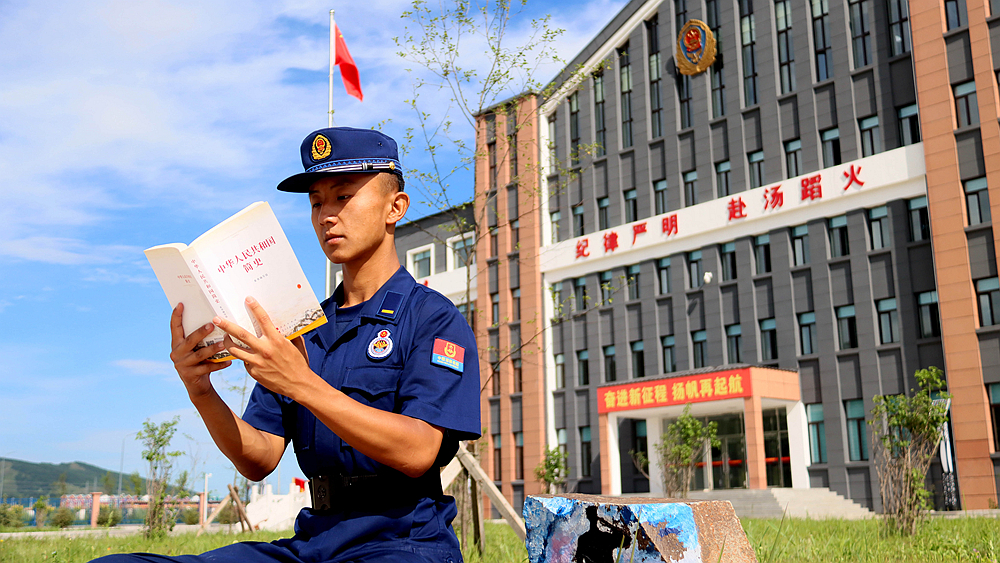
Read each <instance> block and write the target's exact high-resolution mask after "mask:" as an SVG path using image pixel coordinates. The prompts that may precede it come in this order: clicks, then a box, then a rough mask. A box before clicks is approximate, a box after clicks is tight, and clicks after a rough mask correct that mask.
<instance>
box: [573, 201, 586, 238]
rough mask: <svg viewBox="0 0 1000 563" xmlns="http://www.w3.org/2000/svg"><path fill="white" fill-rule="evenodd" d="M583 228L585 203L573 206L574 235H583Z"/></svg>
mask: <svg viewBox="0 0 1000 563" xmlns="http://www.w3.org/2000/svg"><path fill="white" fill-rule="evenodd" d="M583 235H584V230H583V204H579V205H574V206H573V236H575V237H582V236H583Z"/></svg>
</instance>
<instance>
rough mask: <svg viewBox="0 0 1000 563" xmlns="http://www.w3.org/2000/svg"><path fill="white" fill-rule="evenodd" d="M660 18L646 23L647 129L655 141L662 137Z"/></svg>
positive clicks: (653, 18) (655, 17)
mask: <svg viewBox="0 0 1000 563" xmlns="http://www.w3.org/2000/svg"><path fill="white" fill-rule="evenodd" d="M659 23H660V18H659V17H658V16H656V15H654V16H653V17H652V18H651V19H649V20H647V21H646V47H647V49H648V51H649V118H650V119H649V128H650V134H651V136H652V137H653V138H654V139H655V138H657V137H660V136H662V135H663V99H662V96H661V95H660V74H661V70H660V33H659V29H660V26H659Z"/></svg>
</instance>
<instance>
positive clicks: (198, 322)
mask: <svg viewBox="0 0 1000 563" xmlns="http://www.w3.org/2000/svg"><path fill="white" fill-rule="evenodd" d="M188 253H190V249H188V248H187V246H185V245H183V244H164V245H161V246H154V247H153V248H150V249H149V250H146V258H147V259H148V260H149V265H150V266H152V268H153V273H155V274H156V279H157V281H159V282H160V286H161V287H162V288H163V293H165V294H166V296H167V301H169V302H170V308H171V310H173V309H174V308H175V307H177V304H178V303H183V304H184V315H183V317H182V326H183V328H184V335H185V336H187V335H188V334H191V333H192V332H194V331H195V330H197V329H199V328H201V327H203V326H205V325H206V324H208V323H210V322H212V318H213V317H215V315H217V314H219V313H218V311H216V309H215V307H213V305H212V302H211V301H210V300H209V298H208V296H207V295H206V294H205V289H204V284H203V283H202V282H201V281H200V280H199V279H198V278H197V276H196V275H195V273H194V272H193V271H192V269H191V268H190V267H189V265H188V260H187V259H186V258H185V254H188ZM223 336H225V333H224V332H222V331H221V330H219V329H216V330H215V331H214V332H213V333H212V334H211V335H210V336H209V338H208V339H206V340H203V341H202V345H205V344H206V343H207V342H210V343H215V342H218V341H220V340H222V338H223Z"/></svg>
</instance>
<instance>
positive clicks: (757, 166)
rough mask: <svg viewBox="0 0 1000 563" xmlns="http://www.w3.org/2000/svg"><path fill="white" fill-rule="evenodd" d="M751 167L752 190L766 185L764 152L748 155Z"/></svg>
mask: <svg viewBox="0 0 1000 563" xmlns="http://www.w3.org/2000/svg"><path fill="white" fill-rule="evenodd" d="M747 163H748V164H749V165H750V189H753V188H759V187H761V186H763V185H764V151H754V152H752V153H750V154H748V155H747Z"/></svg>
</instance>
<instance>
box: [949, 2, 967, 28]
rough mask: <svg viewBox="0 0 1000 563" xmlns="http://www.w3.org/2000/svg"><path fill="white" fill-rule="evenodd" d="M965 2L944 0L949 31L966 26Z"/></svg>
mask: <svg viewBox="0 0 1000 563" xmlns="http://www.w3.org/2000/svg"><path fill="white" fill-rule="evenodd" d="M963 8H965V0H944V14H945V21H946V22H947V24H948V29H949V30H951V29H955V28H956V27H962V26H963V25H965V21H964V20H965V10H964V9H963Z"/></svg>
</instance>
